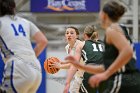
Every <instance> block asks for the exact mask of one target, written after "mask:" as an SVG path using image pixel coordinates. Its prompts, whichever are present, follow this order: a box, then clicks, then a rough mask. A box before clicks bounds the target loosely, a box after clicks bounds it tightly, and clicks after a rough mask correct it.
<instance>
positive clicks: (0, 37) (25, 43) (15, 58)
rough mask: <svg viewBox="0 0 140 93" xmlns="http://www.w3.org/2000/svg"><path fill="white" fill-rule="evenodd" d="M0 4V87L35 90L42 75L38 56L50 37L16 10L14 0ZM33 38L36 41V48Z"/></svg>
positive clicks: (22, 92) (16, 92) (11, 92)
mask: <svg viewBox="0 0 140 93" xmlns="http://www.w3.org/2000/svg"><path fill="white" fill-rule="evenodd" d="M0 7H1V8H0V16H1V17H0V48H1V51H2V58H3V60H4V63H5V70H4V78H3V83H2V87H1V91H2V93H5V92H6V93H36V91H37V89H38V87H39V85H40V83H41V79H42V75H41V66H40V63H39V61H38V59H37V56H39V54H40V53H41V52H42V50H43V49H44V48H45V47H46V45H47V39H46V38H45V36H44V35H43V34H42V33H41V32H40V30H39V29H38V28H37V27H36V26H35V25H34V24H33V23H32V22H30V21H28V20H26V19H24V18H21V17H18V16H17V15H16V14H15V7H16V5H15V2H14V0H0ZM31 38H33V39H34V40H35V42H36V47H35V48H34V50H33V48H32V45H31V41H30V39H31ZM4 91H5V92H4Z"/></svg>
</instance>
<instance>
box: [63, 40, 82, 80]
mask: <svg viewBox="0 0 140 93" xmlns="http://www.w3.org/2000/svg"><path fill="white" fill-rule="evenodd" d="M79 42H81V41H80V40H76V42H75V44H74V47H73V48H72V49H71V51H69V49H70V45H69V44H68V45H66V47H65V49H66V53H67V54H69V53H70V52H71V54H72V55H73V56H74V55H75V49H76V46H77V44H78V43H79ZM80 63H81V64H84V62H83V60H82V58H81V59H80ZM83 74H84V71H83V70H80V69H78V71H77V72H76V74H75V76H77V77H83Z"/></svg>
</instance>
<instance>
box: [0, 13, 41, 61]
mask: <svg viewBox="0 0 140 93" xmlns="http://www.w3.org/2000/svg"><path fill="white" fill-rule="evenodd" d="M37 31H40V30H39V29H38V28H37V27H36V26H35V25H34V24H33V23H31V22H30V21H28V20H26V19H24V18H21V17H18V16H10V15H6V16H4V17H0V48H1V51H2V54H3V58H6V59H7V58H9V57H10V56H12V55H18V56H20V57H22V56H24V57H25V56H27V57H28V56H35V53H34V50H33V48H32V45H31V42H30V39H31V38H30V36H33V35H34V34H35V33H36V32H37Z"/></svg>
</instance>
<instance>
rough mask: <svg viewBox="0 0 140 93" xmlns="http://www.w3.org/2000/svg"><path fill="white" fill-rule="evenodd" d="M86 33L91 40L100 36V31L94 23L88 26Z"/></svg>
mask: <svg viewBox="0 0 140 93" xmlns="http://www.w3.org/2000/svg"><path fill="white" fill-rule="evenodd" d="M84 33H85V34H86V35H87V36H88V37H89V38H91V40H95V39H97V38H98V32H97V29H96V27H95V26H94V25H88V26H86V28H85V30H84Z"/></svg>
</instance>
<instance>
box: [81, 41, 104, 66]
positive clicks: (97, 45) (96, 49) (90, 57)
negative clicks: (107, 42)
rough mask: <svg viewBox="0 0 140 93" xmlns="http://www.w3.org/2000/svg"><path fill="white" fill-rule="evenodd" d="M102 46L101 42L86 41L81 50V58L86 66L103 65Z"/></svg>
mask: <svg viewBox="0 0 140 93" xmlns="http://www.w3.org/2000/svg"><path fill="white" fill-rule="evenodd" d="M103 51H104V44H103V42H102V41H100V40H98V41H93V40H86V41H85V45H84V46H83V49H82V57H83V59H84V61H85V63H86V64H88V63H92V64H101V63H103Z"/></svg>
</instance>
